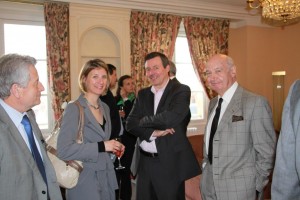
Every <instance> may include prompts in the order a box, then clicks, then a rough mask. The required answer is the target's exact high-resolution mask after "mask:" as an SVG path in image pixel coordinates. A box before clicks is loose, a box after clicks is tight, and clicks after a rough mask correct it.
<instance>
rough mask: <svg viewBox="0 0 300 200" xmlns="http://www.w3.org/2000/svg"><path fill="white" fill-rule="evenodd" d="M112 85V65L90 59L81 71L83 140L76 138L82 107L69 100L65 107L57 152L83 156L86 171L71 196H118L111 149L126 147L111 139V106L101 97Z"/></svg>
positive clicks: (76, 198)
mask: <svg viewBox="0 0 300 200" xmlns="http://www.w3.org/2000/svg"><path fill="white" fill-rule="evenodd" d="M108 85H109V77H108V69H107V66H106V64H105V63H104V62H103V61H102V60H100V59H94V60H89V61H88V62H86V63H85V65H84V66H83V68H82V69H81V71H80V74H79V87H80V89H81V91H82V94H81V95H80V96H79V98H78V99H77V101H78V102H79V103H80V104H81V106H82V107H83V110H84V129H83V143H82V144H78V143H77V142H76V140H75V139H76V135H77V132H78V130H77V128H78V120H79V109H78V107H77V106H76V105H75V103H69V104H68V106H67V108H66V109H65V112H64V115H63V120H62V124H61V130H60V134H59V136H58V140H57V156H58V157H59V158H60V159H62V160H80V161H82V162H83V171H82V172H81V173H80V176H79V179H78V183H77V185H76V186H75V187H74V188H72V189H67V190H66V198H67V200H82V199H87V200H88V199H105V200H115V190H116V189H117V188H118V184H117V179H116V175H115V170H114V165H113V162H112V160H111V158H110V155H109V153H110V152H113V153H116V152H117V151H121V152H122V153H124V150H125V147H124V145H122V144H121V143H120V142H118V141H116V140H114V139H111V140H110V139H109V138H110V134H111V129H112V127H111V121H110V113H109V107H108V106H107V105H106V104H105V103H103V102H102V101H101V100H100V98H99V97H100V95H102V94H105V92H106V91H107V89H108Z"/></svg>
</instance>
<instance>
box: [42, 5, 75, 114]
mask: <svg viewBox="0 0 300 200" xmlns="http://www.w3.org/2000/svg"><path fill="white" fill-rule="evenodd" d="M44 15H45V27H46V44H47V66H48V80H49V85H50V90H51V93H52V108H53V111H54V117H55V120H57V119H58V118H59V117H60V116H61V114H62V112H63V110H62V108H61V105H62V103H63V102H68V101H70V94H71V89H70V56H69V51H70V49H69V4H66V3H59V2H45V4H44Z"/></svg>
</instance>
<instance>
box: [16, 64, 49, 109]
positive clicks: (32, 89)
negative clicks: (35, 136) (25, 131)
mask: <svg viewBox="0 0 300 200" xmlns="http://www.w3.org/2000/svg"><path fill="white" fill-rule="evenodd" d="M29 77H30V79H29V82H28V84H27V86H26V87H22V86H20V85H18V86H16V87H17V88H18V89H17V91H18V95H19V102H20V104H22V107H23V109H24V110H22V111H23V112H25V111H27V110H29V109H31V108H32V107H34V106H36V105H38V104H40V103H41V92H42V91H44V86H43V85H42V83H41V82H40V81H39V76H38V73H37V70H36V68H35V67H34V66H33V65H31V66H30V67H29Z"/></svg>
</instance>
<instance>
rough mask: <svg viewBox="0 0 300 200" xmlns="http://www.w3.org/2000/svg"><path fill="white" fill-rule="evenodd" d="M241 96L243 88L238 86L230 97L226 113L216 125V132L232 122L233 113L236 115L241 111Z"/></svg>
mask: <svg viewBox="0 0 300 200" xmlns="http://www.w3.org/2000/svg"><path fill="white" fill-rule="evenodd" d="M242 94H243V88H241V87H240V86H238V88H237V89H236V91H235V93H234V94H233V96H232V99H231V100H230V102H229V104H228V106H227V108H226V111H225V112H224V114H223V116H222V119H221V121H220V123H219V125H218V128H217V132H216V133H218V130H222V129H223V127H224V125H225V124H228V123H229V122H230V121H231V120H232V116H233V114H234V113H236V112H237V111H239V110H242Z"/></svg>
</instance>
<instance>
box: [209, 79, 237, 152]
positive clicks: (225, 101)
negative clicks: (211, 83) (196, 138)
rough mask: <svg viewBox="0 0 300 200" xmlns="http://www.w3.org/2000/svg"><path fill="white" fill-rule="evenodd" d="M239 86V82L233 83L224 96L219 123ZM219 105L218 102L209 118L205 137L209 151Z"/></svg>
mask: <svg viewBox="0 0 300 200" xmlns="http://www.w3.org/2000/svg"><path fill="white" fill-rule="evenodd" d="M237 87H238V83H237V82H235V83H234V84H232V86H231V87H230V88H229V89H228V90H227V91H226V92H225V93H224V95H223V96H222V99H223V102H222V105H221V112H220V118H219V121H218V123H219V122H220V121H221V119H222V117H223V115H224V112H225V111H226V108H227V106H228V104H229V103H230V100H231V99H232V97H233V94H234V93H235V91H236V89H237ZM220 98H221V96H219V95H218V101H219V99H220ZM217 106H218V104H216V106H215V108H214V111H213V112H212V113H211V115H210V116H209V119H208V122H207V127H206V138H205V144H206V146H205V148H206V152H208V146H209V137H210V129H211V124H212V120H213V118H214V116H215V113H216V108H217Z"/></svg>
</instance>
